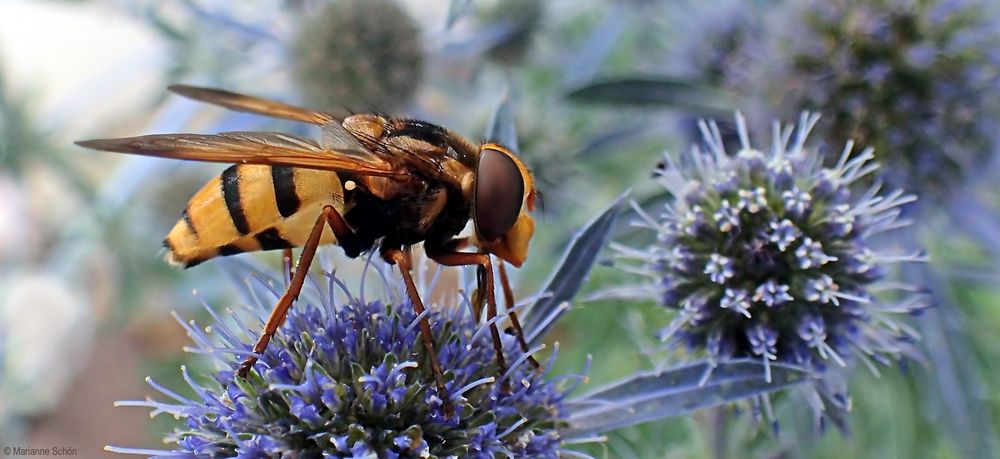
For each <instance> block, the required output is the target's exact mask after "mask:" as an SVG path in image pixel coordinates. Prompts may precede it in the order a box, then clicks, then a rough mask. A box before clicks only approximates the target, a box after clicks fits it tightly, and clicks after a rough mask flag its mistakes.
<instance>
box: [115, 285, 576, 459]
mask: <svg viewBox="0 0 1000 459" xmlns="http://www.w3.org/2000/svg"><path fill="white" fill-rule="evenodd" d="M329 280H330V283H331V284H330V292H333V289H334V288H335V286H334V284H335V283H337V282H339V281H338V280H336V279H335V278H333V277H332V276H331V277H330V278H329ZM335 301H336V299H335V298H334V297H333V295H332V293H331V294H330V295H328V296H323V297H322V298H319V301H316V302H310V303H306V302H302V301H300V302H299V303H298V304H296V305H295V307H293V308H292V309H291V311H290V312H289V314H288V317H287V319H286V321H285V323H284V325H283V326H282V328H281V329H280V330H279V332H278V334H277V335H276V336H275V337H274V339H273V340H272V341H271V343H270V345H269V346H268V348H267V350H266V352H265V353H264V354H263V356H262V357H261V359H260V361H259V363H258V364H257V365H256V367H255V368H254V370H253V371H252V372H251V373H250V375H249V377H248V379H247V380H242V379H238V378H235V377H234V375H233V371H234V370H235V369H236V367H237V366H238V364H239V361H240V360H241V358H242V356H244V355H246V352H247V350H248V349H249V347H250V344H251V343H252V341H253V340H254V335H253V333H255V332H254V331H253V330H256V328H257V326H256V324H259V323H261V322H260V321H263V320H264V319H265V318H266V316H267V312H268V309H269V304H270V302H269V301H264V302H262V303H261V304H260V305H259V307H257V308H254V309H253V314H251V318H252V321H250V322H249V323H247V322H244V321H242V320H240V319H239V315H236V314H234V316H233V317H234V320H235V321H233V320H222V319H221V318H220V317H218V316H216V317H215V318H216V320H217V322H216V323H215V324H214V325H212V326H211V327H210V333H208V334H206V333H203V332H202V331H201V330H200V329H199V328H198V327H197V326H196V325H195V324H194V323H193V322H192V323H190V324H187V323H183V322H182V324H183V325H184V326H185V327H186V328H187V330H188V333H189V335H190V336H191V337H192V339H193V340H194V342H195V344H196V348H195V349H194V350H195V351H196V352H199V353H204V354H207V355H209V356H212V357H213V358H214V360H215V361H216V362H217V363H218V364H219V365H218V366H219V368H220V369H219V371H217V372H216V373H215V374H214V375H213V377H212V378H211V379H210V380H208V379H207V378H205V379H206V380H199V379H198V378H195V377H193V376H191V375H189V374H188V372H187V370H184V378H185V380H186V381H187V382H188V384H189V385H190V387H191V389H193V390H194V392H195V393H196V394H197V397H196V398H194V399H188V398H185V397H182V396H180V395H178V394H176V393H175V392H173V391H171V390H169V389H167V388H165V387H162V386H160V385H158V384H157V383H155V382H153V381H152V380H150V381H149V382H150V384H152V385H153V386H154V387H156V388H157V389H158V390H159V391H160V392H162V393H163V394H164V395H165V396H167V397H169V398H170V399H171V400H170V401H169V402H156V401H145V402H123V403H122V404H125V405H138V406H148V407H151V408H153V409H154V411H153V414H156V413H159V412H167V413H171V414H173V415H174V416H176V417H178V418H179V419H182V420H183V421H184V423H185V427H184V428H180V429H177V430H176V431H175V432H174V433H173V434H172V435H170V436H168V437H167V439H166V440H167V442H168V443H173V444H175V445H176V448H175V450H174V451H160V452H157V451H146V450H132V449H124V448H111V449H112V450H114V451H119V452H131V453H139V454H154V455H187V456H191V457H288V456H287V455H289V454H293V455H295V456H294V457H349V458H361V457H365V458H367V457H372V458H374V457H380V458H383V457H385V458H411V457H412V458H416V457H424V458H428V457H429V458H433V457H442V458H444V457H471V458H493V457H497V456H498V455H500V456H509V457H556V456H557V454H558V451H559V447H560V444H561V439H560V437H559V435H558V433H557V431H556V428H557V427H558V426H560V425H561V424H562V423H563V421H562V420H561V419H562V418H563V417H564V413H563V410H562V407H561V406H562V398H563V394H562V392H561V390H560V389H559V388H557V387H556V386H555V385H553V384H552V383H550V382H548V381H547V380H545V379H543V377H542V376H543V375H541V374H539V373H538V372H536V371H534V369H533V368H531V367H530V366H528V365H526V364H524V358H523V356H524V354H522V353H520V352H518V353H516V354H515V353H514V352H513V351H511V352H510V354H511V355H509V357H510V359H509V362H514V364H513V365H512V367H511V369H510V370H509V371H508V372H507V373H506V374H499V373H498V369H497V366H496V365H495V354H494V351H493V347H492V345H491V342H490V341H489V338H488V337H489V333H482V332H479V331H480V329H481V326H480V325H479V324H477V323H476V322H475V321H474V320H473V319H472V318H471V316H470V314H468V313H462V312H460V311H461V310H445V311H441V312H431V313H430V317H429V318H430V322H431V324H432V329H433V335H434V338H435V343H436V346H437V351H438V357H439V359H440V363H441V367H442V368H443V369H444V371H445V381H446V382H447V383H446V386H447V387H446V392H447V393H445V394H441V393H438V392H437V390H436V387H435V384H434V376H433V374H432V372H431V369H430V365H428V364H427V363H426V355H425V352H424V350H423V347H422V344H421V341H420V336H419V333H420V332H419V328H418V326H417V317H416V316H415V314H414V313H413V309H412V307H411V306H410V304H409V303H408V302H405V301H404V302H393V303H392V304H387V303H383V302H380V301H372V302H365V301H363V300H360V299H355V298H351V299H349V300H348V301H347V302H345V303H343V304H339V305H338V304H336V303H335ZM265 303H266V304H265ZM209 312H211V313H212V314H213V316H215V313H214V312H213V311H212V309H210V308H209ZM251 324H253V325H251ZM247 331H250V332H249V335H250V336H248V332H247ZM477 332H479V333H477ZM210 335H214V336H210ZM504 340H505V342H504V343H503V344H504V346H505V349H508V350H517V349H518V347H517V342H516V341H515V340H514V339H513V337H512V336H509V335H506V334H505V335H504ZM504 381H506V382H507V383H509V384H508V386H509V390H510V393H504V392H503V386H504V384H503V382H504ZM444 400H450V403H451V406H452V407H453V409H454V414H453V415H451V416H450V417H449V416H448V415H447V409H446V407H445V403H444Z"/></svg>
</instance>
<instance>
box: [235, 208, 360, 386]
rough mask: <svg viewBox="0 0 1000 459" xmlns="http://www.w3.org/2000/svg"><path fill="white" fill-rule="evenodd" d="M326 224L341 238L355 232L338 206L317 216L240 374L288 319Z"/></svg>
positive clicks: (243, 373)
mask: <svg viewBox="0 0 1000 459" xmlns="http://www.w3.org/2000/svg"><path fill="white" fill-rule="evenodd" d="M326 225H330V229H332V230H333V234H334V235H335V236H337V239H338V241H339V240H342V239H343V238H349V237H351V236H352V234H351V232H350V228H348V227H347V224H346V223H344V219H343V218H342V217H341V216H340V214H339V213H337V210H336V209H334V208H333V207H330V206H326V207H324V208H323V211H322V212H320V215H319V217H317V218H316V224H315V225H313V228H312V231H311V232H310V233H309V238H308V239H306V243H305V244H304V245H303V246H302V253H301V254H300V255H299V261H298V263H296V264H295V271H294V274H293V275H292V276H291V277H292V279H291V281H290V282H289V283H288V288H286V289H285V293H284V294H283V295H281V298H280V299H279V300H278V304H276V305H275V306H274V309H272V310H271V315H270V316H268V317H267V322H265V324H264V330H263V331H262V332H261V334H260V338H258V339H257V343H256V344H254V346H253V354H254V355H250V356H248V357H247V358H246V359H245V360H243V363H242V364H240V367H239V369H237V370H236V374H237V376H239V377H241V378H246V376H247V373H249V372H250V369H251V368H253V365H254V364H255V363H257V355H259V354H260V353H262V352H264V349H267V343H269V342H270V341H271V337H272V336H274V334H275V333H276V332H277V331H278V327H279V326H281V323H282V322H284V321H285V315H287V314H288V308H290V307H292V303H293V302H294V301H295V299H296V298H298V297H299V293H300V292H301V291H302V284H304V283H305V280H306V274H307V273H308V272H309V266H310V265H312V261H313V257H315V255H316V248H317V247H319V239H320V236H322V235H323V228H324V226H326Z"/></svg>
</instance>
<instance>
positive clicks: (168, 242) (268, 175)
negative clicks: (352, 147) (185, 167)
mask: <svg viewBox="0 0 1000 459" xmlns="http://www.w3.org/2000/svg"><path fill="white" fill-rule="evenodd" d="M343 195H344V189H343V186H342V185H341V183H340V178H339V177H338V176H337V174H336V173H335V172H329V171H318V170H311V169H299V168H293V167H286V166H273V167H272V166H264V165H253V164H239V165H235V166H230V167H229V168H228V169H226V170H225V171H224V172H223V173H222V175H220V176H218V177H215V178H213V179H212V180H211V181H209V182H208V183H207V184H205V186H204V187H202V189H201V190H200V191H198V193H197V194H195V195H194V197H192V198H191V201H190V202H189V203H188V206H187V208H186V209H184V213H183V216H182V217H181V219H180V221H178V222H177V224H176V225H174V229H173V230H171V231H170V234H168V235H167V237H166V239H164V241H163V244H164V246H166V248H167V250H169V251H170V254H169V256H168V259H169V260H170V262H171V263H176V264H180V265H183V266H184V267H190V266H194V265H196V264H198V263H201V262H203V261H205V260H208V259H211V258H214V257H217V256H226V255H234V254H237V253H243V252H252V251H256V250H275V249H286V248H292V247H299V246H301V245H302V244H304V243H305V241H306V239H307V238H308V236H309V232H310V231H311V230H312V228H313V225H314V224H315V223H316V218H317V217H318V216H319V214H320V212H321V211H322V209H323V207H325V206H333V207H334V208H335V209H336V210H337V212H340V214H341V215H344V214H345V213H346V210H347V209H345V204H344V199H343ZM336 241H337V240H336V238H335V237H334V235H333V232H332V231H331V230H330V228H329V227H326V228H325V229H324V232H323V237H322V239H320V243H322V244H329V243H335V242H336Z"/></svg>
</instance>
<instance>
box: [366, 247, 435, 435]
mask: <svg viewBox="0 0 1000 459" xmlns="http://www.w3.org/2000/svg"><path fill="white" fill-rule="evenodd" d="M382 258H383V259H385V261H387V262H389V263H392V264H394V265H396V266H398V267H399V272H400V273H401V274H402V275H403V283H405V284H406V293H407V295H409V297H410V303H412V304H413V309H414V311H416V312H417V315H418V316H419V315H420V314H423V313H424V303H423V301H421V300H420V293H419V292H417V285H416V284H415V283H414V282H413V275H412V274H411V273H410V267H411V263H410V257H408V256H407V254H406V253H404V252H403V251H402V250H399V249H389V248H383V249H382ZM420 338H421V339H422V340H423V343H424V349H425V350H426V351H427V357H428V358H429V359H430V361H431V371H432V372H433V373H434V382H435V383H436V384H437V390H438V393H439V394H441V399H442V400H444V403H445V413H446V414H447V415H448V416H449V417H450V416H451V414H452V408H451V400H448V393H447V392H445V387H444V375H443V374H442V372H441V365H440V364H439V363H438V359H437V352H436V351H435V350H434V337H433V335H431V322H430V320H429V319H428V318H427V316H424V317H422V318H421V319H420Z"/></svg>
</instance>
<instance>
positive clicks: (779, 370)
mask: <svg viewBox="0 0 1000 459" xmlns="http://www.w3.org/2000/svg"><path fill="white" fill-rule="evenodd" d="M706 375H707V377H706ZM770 375H771V379H770V381H768V380H767V379H766V378H765V366H764V363H762V362H761V361H758V360H733V361H729V362H723V363H718V364H716V365H715V367H714V368H713V367H712V366H711V364H710V363H708V362H705V361H702V362H696V363H691V364H687V365H684V366H681V367H677V368H672V369H669V370H664V371H660V372H645V373H639V374H636V375H634V376H632V377H630V378H627V379H625V380H622V381H619V382H616V383H613V384H611V385H609V386H607V387H604V388H602V389H598V390H597V391H595V392H592V393H590V394H587V395H584V396H582V397H579V398H577V399H574V400H571V401H569V402H568V404H567V410H568V412H570V413H572V414H570V416H569V419H568V422H569V424H570V427H569V428H568V429H567V430H565V431H563V432H562V434H563V435H564V436H565V437H567V438H571V437H573V436H580V435H594V434H600V433H603V432H608V431H610V430H615V429H620V428H622V427H628V426H632V425H636V424H640V423H644V422H649V421H654V420H658V419H664V418H669V417H674V416H682V415H686V414H689V413H691V412H693V411H696V410H700V409H704V408H709V407H713V406H718V405H724V404H727V403H732V402H735V401H738V400H742V399H746V398H750V397H756V396H760V395H764V394H767V393H770V392H774V391H777V390H780V389H785V388H788V387H792V386H795V385H798V384H802V383H805V382H808V381H811V380H812V372H811V371H809V370H808V369H805V368H801V367H796V366H792V365H785V364H780V363H771V364H770Z"/></svg>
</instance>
